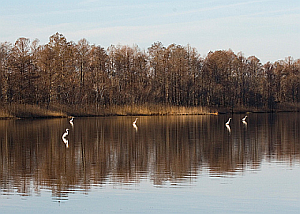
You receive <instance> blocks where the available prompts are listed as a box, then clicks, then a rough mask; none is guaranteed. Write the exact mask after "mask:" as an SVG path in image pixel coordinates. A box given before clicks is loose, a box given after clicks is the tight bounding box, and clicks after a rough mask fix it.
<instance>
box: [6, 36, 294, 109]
mask: <svg viewBox="0 0 300 214" xmlns="http://www.w3.org/2000/svg"><path fill="white" fill-rule="evenodd" d="M299 80H300V59H298V60H294V59H293V58H292V57H287V58H286V59H284V60H279V61H276V62H274V63H271V62H267V63H265V64H262V63H261V62H260V60H259V59H258V58H257V57H255V56H250V57H247V58H246V57H245V56H244V55H243V53H237V54H236V53H234V52H233V51H231V50H217V51H213V52H209V53H208V54H207V55H206V56H205V57H202V56H200V54H199V53H198V52H197V50H196V49H195V48H193V47H191V46H190V45H187V46H182V45H176V44H171V45H169V46H168V47H165V46H164V45H163V44H162V43H161V42H155V43H153V44H152V45H151V46H150V47H149V48H148V49H147V50H141V49H140V48H139V47H138V46H135V45H133V46H132V47H129V46H127V45H124V46H122V45H116V46H115V45H111V46H110V47H108V48H107V49H105V48H103V47H101V46H97V45H91V44H89V42H88V41H87V40H86V39H81V40H79V41H78V42H77V43H75V42H72V41H67V39H66V38H65V37H64V35H62V34H59V33H56V34H54V35H52V36H50V38H49V42H48V43H47V44H45V45H39V41H38V40H34V41H32V42H31V41H30V40H29V39H27V38H19V39H18V40H17V41H16V42H15V44H11V43H9V42H3V43H0V103H1V104H2V105H6V104H7V105H8V104H33V105H39V106H44V107H49V106H51V105H62V106H94V107H95V108H100V107H101V108H103V107H105V108H109V107H110V106H123V105H136V106H139V105H152V104H155V105H162V106H185V107H195V106H201V107H214V108H229V109H233V108H246V109H247V108H248V109H251V108H257V109H269V110H273V109H276V108H277V107H278V106H280V105H289V106H297V104H298V103H299V102H300V81H299Z"/></svg>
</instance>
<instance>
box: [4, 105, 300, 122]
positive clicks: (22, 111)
mask: <svg viewBox="0 0 300 214" xmlns="http://www.w3.org/2000/svg"><path fill="white" fill-rule="evenodd" d="M280 111H300V105H291V104H280V105H278V106H277V107H276V109H273V110H272V111H271V110H270V109H267V108H260V109H258V108H246V107H238V108H233V109H232V108H208V107H184V106H164V105H141V106H136V105H124V106H106V107H105V106H98V107H96V106H95V105H85V106H82V105H75V106H67V105H51V106H50V107H43V106H37V105H25V104H14V105H4V106H2V107H1V108H0V118H1V119H9V118H55V117H56V118H57V117H69V116H76V117H92V116H126V115H207V114H214V115H217V114H220V113H245V112H280Z"/></svg>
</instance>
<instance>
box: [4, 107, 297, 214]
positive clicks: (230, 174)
mask: <svg viewBox="0 0 300 214" xmlns="http://www.w3.org/2000/svg"><path fill="white" fill-rule="evenodd" d="M229 116H230V115H219V116H163V117H156V116H153V117H139V119H138V122H137V127H136V128H135V127H133V126H132V122H133V121H134V120H135V117H109V118H75V119H74V126H71V125H70V123H69V122H68V120H67V119H51V120H9V121H0V162H1V166H2V167H1V169H0V185H1V189H0V193H1V195H0V208H1V213H272V214H273V213H299V210H300V138H299V136H300V114H298V113H280V114H249V115H248V118H247V124H243V123H242V122H241V118H242V117H243V116H244V115H233V116H231V117H232V118H233V119H232V121H231V123H230V127H226V126H225V122H226V121H227V120H228V117H229ZM66 128H68V129H69V135H68V136H67V137H66V140H67V141H68V146H67V144H66V142H64V141H63V140H62V134H63V133H64V132H65V129H66Z"/></svg>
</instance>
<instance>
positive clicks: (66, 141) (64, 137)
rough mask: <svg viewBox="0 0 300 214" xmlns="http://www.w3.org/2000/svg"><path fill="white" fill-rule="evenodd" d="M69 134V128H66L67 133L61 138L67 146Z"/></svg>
mask: <svg viewBox="0 0 300 214" xmlns="http://www.w3.org/2000/svg"><path fill="white" fill-rule="evenodd" d="M68 134H69V129H66V131H65V133H64V134H63V135H62V137H61V139H62V140H63V142H64V144H66V147H67V148H68V147H69V141H68V139H66V137H67V135H68Z"/></svg>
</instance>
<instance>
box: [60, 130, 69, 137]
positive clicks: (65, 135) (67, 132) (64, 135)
mask: <svg viewBox="0 0 300 214" xmlns="http://www.w3.org/2000/svg"><path fill="white" fill-rule="evenodd" d="M68 134H69V129H66V131H65V133H64V134H63V135H62V137H61V138H65V137H67V135H68Z"/></svg>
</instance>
